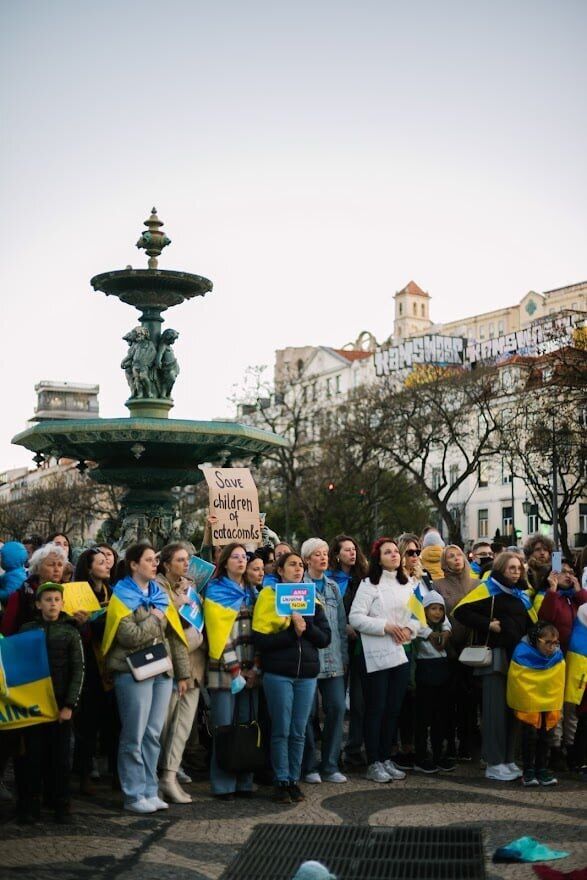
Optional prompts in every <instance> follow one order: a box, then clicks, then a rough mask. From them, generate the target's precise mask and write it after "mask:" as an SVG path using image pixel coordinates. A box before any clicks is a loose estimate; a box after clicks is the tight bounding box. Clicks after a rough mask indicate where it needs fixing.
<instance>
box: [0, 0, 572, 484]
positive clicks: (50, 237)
mask: <svg viewBox="0 0 587 880" xmlns="http://www.w3.org/2000/svg"><path fill="white" fill-rule="evenodd" d="M2 19H3V21H2V29H1V36H0V72H1V83H2V85H1V106H0V119H1V127H0V138H1V140H0V175H1V193H2V208H3V211H2V213H3V221H2V232H1V240H2V256H1V259H0V283H1V290H2V314H3V319H4V320H3V322H2V336H1V340H0V369H1V376H2V384H1V391H2V419H1V420H0V470H2V469H4V468H7V467H12V466H20V465H22V464H26V463H29V462H30V453H28V452H26V451H24V450H20V449H19V448H17V447H14V446H11V445H10V439H11V437H12V436H13V435H14V434H16V433H17V432H18V431H20V430H22V429H23V428H24V427H25V423H26V421H27V419H28V418H29V417H30V416H31V415H32V413H33V409H34V405H35V394H34V385H35V383H36V382H37V381H39V380H40V379H56V380H70V381H80V382H92V383H94V382H95V383H99V384H100V411H101V415H103V416H123V415H127V410H126V409H125V407H124V401H125V399H126V398H127V396H128V389H127V386H126V382H125V379H124V374H123V372H122V371H121V370H120V369H119V364H120V361H121V359H122V357H123V356H124V353H125V350H126V347H125V344H124V343H123V342H122V340H121V337H122V335H123V334H124V333H125V332H126V331H127V330H128V329H130V328H131V327H132V326H134V324H135V323H136V317H137V316H138V313H137V312H135V310H134V309H131V308H130V307H129V306H125V305H123V304H121V303H119V302H118V301H117V300H116V299H114V298H106V297H105V296H104V295H103V294H99V293H94V292H93V290H92V288H91V287H90V285H89V279H90V277H91V276H92V275H94V274H97V273H99V272H104V271H107V270H112V269H120V268H124V267H125V266H126V265H127V264H132V265H133V266H134V267H143V266H146V257H145V255H144V252H139V251H137V250H136V248H135V247H134V245H135V243H136V241H137V239H138V236H139V234H140V231H141V229H142V228H143V227H142V221H143V220H144V219H146V217H147V216H148V214H149V211H150V209H151V207H152V205H156V206H157V208H158V210H159V216H160V217H161V218H162V219H163V220H164V221H165V223H166V231H167V232H168V234H169V236H170V237H171V238H172V240H173V244H172V245H171V246H170V247H169V248H168V249H167V250H166V251H165V252H164V254H163V256H162V258H161V261H160V267H161V268H167V269H183V270H186V271H190V272H195V273H198V274H201V275H205V276H207V277H209V278H211V279H212V281H213V282H214V290H213V291H212V293H210V294H208V295H207V296H206V298H205V299H198V300H194V301H192V302H190V303H186V304H184V305H182V306H180V307H179V308H177V309H175V310H173V312H168V313H166V314H167V320H168V326H173V327H175V328H176V329H178V330H179V331H180V334H181V335H180V338H179V340H178V342H177V344H176V353H177V355H178V358H179V361H180V365H181V370H182V372H181V375H180V377H179V379H178V381H177V384H176V386H175V389H174V397H175V401H176V406H175V409H174V410H173V411H172V414H173V415H174V416H176V417H178V418H194V419H206V418H211V417H219V416H222V415H231V414H232V408H231V405H230V403H229V402H228V400H227V397H228V396H230V394H231V392H232V388H233V386H234V385H235V384H238V383H239V382H242V379H243V374H244V371H245V368H246V366H247V365H248V364H263V363H265V364H271V363H272V361H273V351H274V350H275V349H276V348H282V347H284V346H287V345H304V344H311V345H318V344H325V345H333V346H335V347H336V346H342V345H343V344H344V343H346V342H348V341H350V340H351V339H354V338H356V336H357V335H358V333H359V331H361V330H363V329H369V330H371V331H372V332H374V333H375V335H376V336H377V338H378V339H383V338H385V337H386V336H388V335H389V333H390V332H391V329H392V320H393V300H392V296H393V294H394V292H395V291H397V290H399V289H400V288H401V287H403V286H404V285H405V284H406V283H407V282H408V281H409V280H410V279H414V280H415V281H416V282H417V283H418V284H420V286H421V287H423V288H424V289H425V290H427V291H428V292H429V293H430V294H431V296H432V298H433V299H432V317H433V319H434V320H436V321H447V320H453V319H457V318H458V317H459V316H464V315H465V314H475V313H477V312H480V311H486V310H489V309H492V308H497V307H500V306H505V305H508V304H511V303H513V302H516V301H518V300H519V299H520V298H521V297H522V296H523V295H524V294H525V293H526V292H527V291H528V290H530V289H534V290H539V291H542V290H548V289H551V288H554V287H560V286H563V285H565V284H571V283H575V282H578V281H582V280H584V279H585V278H587V235H586V232H587V230H586V225H587V210H586V205H587V198H586V196H587V193H586V183H587V163H586V162H585V156H586V154H587V144H586V126H587V122H586V120H587V114H586V112H585V110H586V107H585V96H586V95H587V82H586V79H587V77H586V63H585V37H586V25H587V5H586V4H585V3H584V2H582V0H548V2H544V0H506V2H504V0H491V2H475V0H473V2H471V0H467V2H456V0H444V2H442V3H441V2H438V0H420V2H418V0H412V2H411V3H409V4H407V3H405V2H404V0H402V2H396V0H361V2H359V0H354V2H345V0H336V2H335V0H297V2H295V3H293V2H291V0H290V2H285V0H265V2H262V0H246V2H244V0H218V2H216V3H210V2H209V3H203V2H198V0H184V2H182V0H166V2H165V3H161V2H157V3H156V2H152V0H141V2H134V0H124V2H122V3H121V2H120V0H101V2H99V3H90V2H88V0H81V2H80V0H63V2H60V0H52V2H49V0H44V2H37V0H21V2H13V3H10V2H7V0H5V2H4V3H3V4H2ZM164 326H165V325H164Z"/></svg>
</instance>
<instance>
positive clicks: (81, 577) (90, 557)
mask: <svg viewBox="0 0 587 880" xmlns="http://www.w3.org/2000/svg"><path fill="white" fill-rule="evenodd" d="M102 552H103V551H102V548H101V547H90V549H89V550H84V551H83V553H80V555H79V557H78V560H77V563H76V566H75V574H74V579H75V580H76V581H87V582H88V583H89V585H90V586H91V588H92V589H93V591H94V593H96V595H98V594H97V592H96V587H97V584H96V581H95V580H94V577H93V575H92V562H93V561H94V559H95V558H96V556H97V555H98V554H99V553H102ZM109 587H110V581H109V580H106V581H105V582H104V589H105V591H106V592H105V596H104V598H105V599H107V598H108V594H109V592H110V590H109Z"/></svg>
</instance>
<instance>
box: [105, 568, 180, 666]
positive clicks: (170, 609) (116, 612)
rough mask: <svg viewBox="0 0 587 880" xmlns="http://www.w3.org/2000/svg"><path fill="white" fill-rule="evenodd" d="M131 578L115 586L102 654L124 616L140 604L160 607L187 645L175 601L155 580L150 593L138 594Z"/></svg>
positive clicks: (150, 587) (107, 618)
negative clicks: (170, 599) (170, 598)
mask: <svg viewBox="0 0 587 880" xmlns="http://www.w3.org/2000/svg"><path fill="white" fill-rule="evenodd" d="M127 581H130V578H125V579H124V580H122V581H119V583H117V584H116V586H115V587H114V592H113V594H112V596H111V597H110V602H109V603H108V610H107V612H106V623H105V625H104V635H103V637H102V656H103V657H105V656H106V654H107V653H108V651H109V650H110V648H111V647H112V642H113V641H114V637H115V635H116V632H117V630H118V627H119V624H120V621H121V620H122V619H123V618H124V617H128V615H129V614H132V613H133V611H135V610H136V609H137V608H138V607H139V605H141V604H143V605H145V606H146V607H149V608H150V607H153V608H158V609H159V610H160V611H162V612H163V614H164V615H165V617H166V618H167V621H168V623H169V624H170V625H171V627H172V628H173V630H174V631H175V633H176V634H177V636H178V637H179V638H180V639H181V641H182V642H183V644H184V645H186V644H187V643H186V638H185V633H184V631H183V627H182V625H181V620H180V619H179V614H178V613H177V609H176V607H175V605H174V604H173V602H170V601H169V596H168V595H167V593H164V592H163V590H162V589H161V588H160V587H159V585H158V584H157V583H155V581H151V582H150V583H149V595H148V596H146V597H142V596H140V595H139V594H138V592H137V590H138V587H136V585H134V583H133V582H131V583H130V584H129V583H127Z"/></svg>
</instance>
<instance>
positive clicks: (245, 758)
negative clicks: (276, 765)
mask: <svg viewBox="0 0 587 880" xmlns="http://www.w3.org/2000/svg"><path fill="white" fill-rule="evenodd" d="M237 704H238V700H237V699H235V701H234V712H233V716H232V724H224V725H222V726H220V727H215V728H214V744H215V750H216V761H217V762H218V766H219V767H220V769H221V770H224V772H225V773H231V774H233V775H238V774H239V773H253V772H254V771H255V770H262V769H263V767H264V766H265V752H264V750H263V747H262V745H261V728H260V727H259V722H258V721H257V719H256V718H255V709H254V703H253V694H252V692H251V691H249V707H250V712H249V718H250V721H238V720H237V718H238V715H237V709H238V705H237Z"/></svg>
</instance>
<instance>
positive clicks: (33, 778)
mask: <svg viewBox="0 0 587 880" xmlns="http://www.w3.org/2000/svg"><path fill="white" fill-rule="evenodd" d="M35 606H36V608H37V611H38V617H37V619H36V620H34V621H32V622H31V623H26V624H25V625H24V626H23V627H22V628H21V632H24V631H26V630H32V629H43V630H44V631H45V635H46V639H47V656H48V660H49V670H50V672H51V681H52V683H53V691H54V693H55V699H56V701H57V706H58V708H59V715H58V717H57V720H56V721H53V722H50V723H44V724H36V725H34V726H32V727H27V728H25V730H24V743H25V757H24V779H23V782H24V790H25V796H24V801H21V802H19V803H18V804H17V814H18V821H19V823H20V824H30V823H32V822H36V821H38V820H39V818H40V814H41V784H42V781H43V780H44V781H45V784H46V786H47V787H48V790H45V800H46V801H48V802H50V804H51V806H52V807H53V810H54V812H55V821H56V822H60V823H67V822H68V817H69V812H70V807H69V775H70V765H71V760H70V753H71V739H72V736H71V734H72V727H71V718H72V715H73V711H74V709H75V708H76V706H77V704H78V701H79V698H80V695H81V690H82V684H83V680H84V652H83V647H82V640H81V636H80V634H79V631H78V628H77V624H76V622H75V620H74V619H73V618H72V617H69V615H67V614H65V613H64V611H63V586H62V585H61V584H53V583H50V582H49V583H45V584H41V585H40V586H39V587H37V592H36V596H35Z"/></svg>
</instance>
